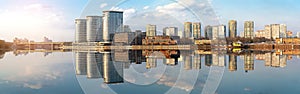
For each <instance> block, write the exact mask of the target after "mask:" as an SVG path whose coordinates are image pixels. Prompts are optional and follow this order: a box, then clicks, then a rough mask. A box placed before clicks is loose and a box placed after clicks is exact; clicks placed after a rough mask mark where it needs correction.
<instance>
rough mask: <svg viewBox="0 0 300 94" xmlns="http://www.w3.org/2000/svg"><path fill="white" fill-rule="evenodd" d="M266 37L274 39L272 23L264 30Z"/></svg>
mask: <svg viewBox="0 0 300 94" xmlns="http://www.w3.org/2000/svg"><path fill="white" fill-rule="evenodd" d="M264 33H265V35H264V37H265V38H267V39H272V30H271V26H270V25H265V30H264Z"/></svg>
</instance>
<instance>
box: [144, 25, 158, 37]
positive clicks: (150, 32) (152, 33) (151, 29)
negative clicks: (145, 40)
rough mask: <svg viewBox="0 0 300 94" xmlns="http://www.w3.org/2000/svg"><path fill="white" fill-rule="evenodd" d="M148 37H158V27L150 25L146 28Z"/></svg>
mask: <svg viewBox="0 0 300 94" xmlns="http://www.w3.org/2000/svg"><path fill="white" fill-rule="evenodd" d="M146 36H156V25H151V24H148V25H147V26H146Z"/></svg>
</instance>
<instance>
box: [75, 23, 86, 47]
mask: <svg viewBox="0 0 300 94" xmlns="http://www.w3.org/2000/svg"><path fill="white" fill-rule="evenodd" d="M75 27H76V29H75V32H76V33H75V43H81V42H86V19H75Z"/></svg>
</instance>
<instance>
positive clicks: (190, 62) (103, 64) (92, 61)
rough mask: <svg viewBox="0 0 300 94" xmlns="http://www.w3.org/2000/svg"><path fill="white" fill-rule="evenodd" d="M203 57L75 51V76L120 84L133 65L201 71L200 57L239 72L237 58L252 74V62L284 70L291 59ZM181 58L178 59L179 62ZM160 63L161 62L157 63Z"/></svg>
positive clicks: (187, 53)
mask: <svg viewBox="0 0 300 94" xmlns="http://www.w3.org/2000/svg"><path fill="white" fill-rule="evenodd" d="M209 53H211V54H208V53H207V51H206V52H205V54H196V53H195V52H193V51H176V50H174V51H173V50H165V51H153V50H152V51H149V50H143V51H132V50H129V51H128V50H126V51H124V50H115V51H111V52H75V57H76V59H75V61H76V74H77V75H87V78H88V79H97V78H102V79H103V80H104V83H106V84H114V83H123V82H124V79H123V75H124V72H123V71H124V69H129V67H130V66H131V64H132V63H135V64H142V63H145V65H146V66H145V68H146V69H151V68H157V66H158V63H163V64H164V65H167V66H176V65H178V62H182V63H183V64H181V65H183V67H184V69H185V70H192V69H196V70H199V69H201V63H202V62H201V61H202V60H201V56H203V57H204V60H203V61H204V63H205V66H207V67H210V66H219V67H225V66H227V65H228V70H229V71H230V72H235V71H237V70H238V66H237V63H242V62H238V56H239V57H240V59H241V60H243V61H244V62H243V63H244V64H243V65H244V71H245V72H249V71H253V70H254V69H255V68H254V60H255V59H256V60H264V61H265V66H269V67H285V66H286V65H287V60H291V57H290V56H288V55H280V54H276V53H271V52H265V53H259V54H254V53H243V54H228V56H229V57H228V59H229V60H228V64H227V62H226V55H225V54H218V53H217V52H209ZM179 58H181V59H179ZM159 60H162V62H159Z"/></svg>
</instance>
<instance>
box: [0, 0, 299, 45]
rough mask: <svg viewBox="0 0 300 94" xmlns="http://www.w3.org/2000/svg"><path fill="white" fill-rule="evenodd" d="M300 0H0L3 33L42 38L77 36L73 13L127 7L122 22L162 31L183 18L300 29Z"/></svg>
mask: <svg viewBox="0 0 300 94" xmlns="http://www.w3.org/2000/svg"><path fill="white" fill-rule="evenodd" d="M299 4H300V1H299V0H0V21H1V23H0V32H1V33H0V39H3V40H6V41H12V40H13V39H14V38H15V37H18V38H28V39H30V40H35V41H42V38H43V37H48V38H50V39H53V40H54V41H73V40H74V36H75V35H74V34H75V23H74V19H75V18H85V16H87V15H102V12H101V11H103V10H120V11H124V23H125V24H128V25H130V27H131V29H132V30H137V29H139V30H145V26H146V24H156V25H157V26H158V32H159V34H160V33H161V32H162V28H163V27H167V26H176V27H179V30H181V31H182V30H183V22H186V21H192V22H201V23H202V24H203V27H204V26H205V25H219V24H225V25H227V24H228V20H231V19H234V20H237V21H238V27H239V28H238V31H239V32H242V30H243V29H242V28H243V22H244V21H248V20H252V21H255V30H259V29H263V27H264V25H266V24H276V23H279V24H281V23H282V24H287V26H288V30H291V31H293V32H294V33H296V32H298V31H300V25H298V23H300V19H299V18H298V17H300V6H298V5H299Z"/></svg>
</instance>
